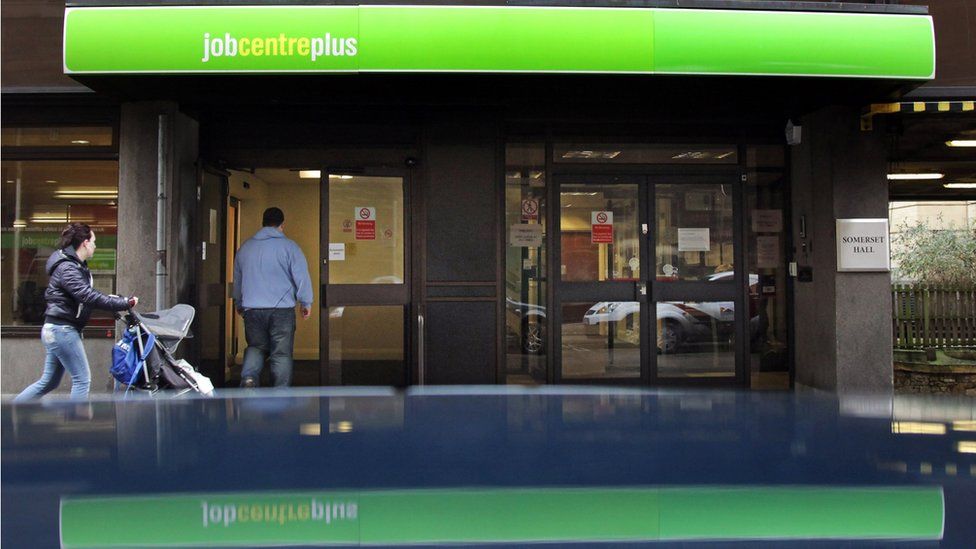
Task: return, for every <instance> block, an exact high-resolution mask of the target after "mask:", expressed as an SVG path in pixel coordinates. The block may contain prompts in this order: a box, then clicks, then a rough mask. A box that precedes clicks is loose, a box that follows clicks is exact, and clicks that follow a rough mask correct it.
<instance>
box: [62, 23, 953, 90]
mask: <svg viewBox="0 0 976 549" xmlns="http://www.w3.org/2000/svg"><path fill="white" fill-rule="evenodd" d="M64 25H65V33H64V37H65V38H64V71H65V72H66V73H68V74H110V73H157V74H160V73H222V72H230V73H261V72H267V73H293V72H294V73H300V72H318V73H330V72H478V73H490V72H533V73H541V72H556V73H631V74H700V75H708V74H716V75H722V74H727V75H783V76H787V75H801V76H825V77H836V76H839V77H861V78H897V79H922V80H923V79H930V78H932V77H933V76H934V72H935V37H934V34H933V27H932V19H931V18H930V17H928V16H920V15H891V14H848V13H811V12H767V11H736V10H704V9H657V8H576V7H514V6H508V7H501V6H498V7H489V6H188V7H175V6H170V7H159V6H156V7H118V8H112V7H93V8H68V9H67V10H66V11H65V22H64Z"/></svg>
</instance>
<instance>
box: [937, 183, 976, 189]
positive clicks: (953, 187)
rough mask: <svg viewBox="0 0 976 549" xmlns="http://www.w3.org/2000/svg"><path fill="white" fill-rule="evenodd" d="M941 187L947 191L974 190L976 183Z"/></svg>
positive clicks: (951, 184)
mask: <svg viewBox="0 0 976 549" xmlns="http://www.w3.org/2000/svg"><path fill="white" fill-rule="evenodd" d="M942 186H943V187H945V188H947V189H976V183H946V184H945V185H942Z"/></svg>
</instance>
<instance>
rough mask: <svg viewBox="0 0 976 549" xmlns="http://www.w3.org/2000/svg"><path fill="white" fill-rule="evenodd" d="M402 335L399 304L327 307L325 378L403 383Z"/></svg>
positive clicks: (345, 381)
mask: <svg viewBox="0 0 976 549" xmlns="http://www.w3.org/2000/svg"><path fill="white" fill-rule="evenodd" d="M403 338H404V318H403V307H401V306H361V307H360V306H356V307H349V306H345V307H329V381H330V382H331V383H332V384H334V385H399V386H402V385H404V384H405V383H406V369H405V368H406V360H405V355H404V346H403V341H404V340H403Z"/></svg>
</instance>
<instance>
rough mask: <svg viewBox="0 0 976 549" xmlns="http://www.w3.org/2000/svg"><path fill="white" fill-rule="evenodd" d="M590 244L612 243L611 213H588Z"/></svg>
mask: <svg viewBox="0 0 976 549" xmlns="http://www.w3.org/2000/svg"><path fill="white" fill-rule="evenodd" d="M590 242H591V243H593V244H612V243H613V212H590Z"/></svg>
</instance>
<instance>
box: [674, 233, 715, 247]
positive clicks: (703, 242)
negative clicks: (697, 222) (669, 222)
mask: <svg viewBox="0 0 976 549" xmlns="http://www.w3.org/2000/svg"><path fill="white" fill-rule="evenodd" d="M711 247H712V246H711V242H710V241H709V239H708V227H701V228H698V227H695V228H678V251H679V252H707V251H708V250H709V249H710V248H711Z"/></svg>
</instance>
